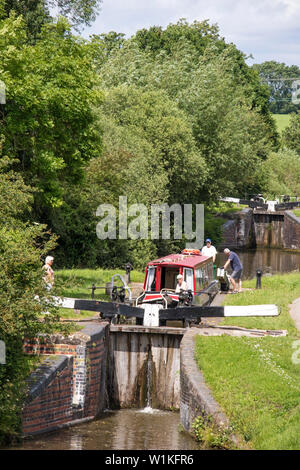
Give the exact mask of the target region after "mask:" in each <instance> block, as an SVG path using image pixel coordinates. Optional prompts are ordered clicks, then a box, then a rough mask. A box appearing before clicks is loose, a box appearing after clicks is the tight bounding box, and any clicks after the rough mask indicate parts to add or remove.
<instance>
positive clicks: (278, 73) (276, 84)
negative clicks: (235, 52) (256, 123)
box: [253, 60, 300, 114]
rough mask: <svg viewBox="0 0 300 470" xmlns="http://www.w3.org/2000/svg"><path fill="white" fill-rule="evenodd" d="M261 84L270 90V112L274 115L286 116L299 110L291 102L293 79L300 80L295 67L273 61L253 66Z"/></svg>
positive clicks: (299, 69) (298, 70)
mask: <svg viewBox="0 0 300 470" xmlns="http://www.w3.org/2000/svg"><path fill="white" fill-rule="evenodd" d="M253 69H254V70H256V71H257V72H258V73H259V76H260V78H261V80H262V82H263V83H265V84H266V85H267V86H268V87H269V90H270V111H271V112H272V113H275V114H288V113H291V112H295V111H297V110H299V105H296V104H293V102H292V83H293V79H296V78H300V68H299V67H298V66H297V65H290V66H289V65H286V64H285V63H280V62H276V61H275V60H271V61H266V62H263V63H262V64H254V65H253Z"/></svg>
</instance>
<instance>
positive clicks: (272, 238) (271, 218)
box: [253, 212, 285, 248]
mask: <svg viewBox="0 0 300 470" xmlns="http://www.w3.org/2000/svg"><path fill="white" fill-rule="evenodd" d="M284 219H285V214H284V213H281V212H265V213H262V212H259V213H257V212H253V242H254V245H255V246H257V247H263V246H264V247H270V248H282V247H283V245H284Z"/></svg>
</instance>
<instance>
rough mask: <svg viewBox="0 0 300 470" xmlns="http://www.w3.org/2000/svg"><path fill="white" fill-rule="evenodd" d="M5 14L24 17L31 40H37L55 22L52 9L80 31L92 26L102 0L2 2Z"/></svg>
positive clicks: (16, 0) (20, 0)
mask: <svg viewBox="0 0 300 470" xmlns="http://www.w3.org/2000/svg"><path fill="white" fill-rule="evenodd" d="M2 2H3V3H4V13H5V15H6V16H7V17H8V16H9V15H10V13H11V12H15V14H16V15H17V16H20V15H22V17H23V18H24V21H25V23H26V29H27V32H28V34H29V40H30V41H32V39H33V40H36V39H37V37H38V34H39V33H40V32H41V29H42V26H43V25H44V24H45V23H51V22H53V20H54V18H53V16H51V12H52V11H51V9H52V10H53V9H54V10H55V11H57V13H58V15H62V16H64V17H65V18H67V19H68V20H69V22H70V23H71V26H72V27H73V28H74V29H75V30H77V31H79V30H80V28H81V27H82V26H83V25H85V26H90V25H91V23H92V22H93V21H94V20H95V18H96V15H97V13H98V12H99V10H100V5H101V3H102V0H2Z"/></svg>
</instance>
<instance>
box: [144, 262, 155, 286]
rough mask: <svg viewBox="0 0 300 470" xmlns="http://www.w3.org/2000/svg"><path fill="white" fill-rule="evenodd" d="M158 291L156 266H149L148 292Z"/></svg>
mask: <svg viewBox="0 0 300 470" xmlns="http://www.w3.org/2000/svg"><path fill="white" fill-rule="evenodd" d="M155 289H156V266H149V267H148V272H147V283H146V291H155Z"/></svg>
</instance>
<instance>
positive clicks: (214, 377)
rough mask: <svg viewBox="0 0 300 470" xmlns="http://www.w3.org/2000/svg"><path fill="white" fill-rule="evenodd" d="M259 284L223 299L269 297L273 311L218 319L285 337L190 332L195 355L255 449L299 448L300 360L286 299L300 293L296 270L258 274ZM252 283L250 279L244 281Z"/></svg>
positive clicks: (265, 300) (247, 302) (262, 299)
mask: <svg viewBox="0 0 300 470" xmlns="http://www.w3.org/2000/svg"><path fill="white" fill-rule="evenodd" d="M262 285H263V289H261V290H252V291H247V292H244V293H242V294H238V295H231V296H229V295H228V296H227V297H226V302H225V304H226V305H253V304H265V303H272V304H277V305H278V306H280V307H281V309H282V311H281V315H280V316H279V317H269V318H268V317H252V318H251V317H249V318H238V317H234V318H226V319H224V320H223V321H222V324H223V325H229V324H230V325H238V326H243V327H248V328H263V329H286V330H287V331H288V336H286V337H263V338H249V337H242V338H236V337H229V336H225V335H224V336H219V337H203V336H199V337H197V338H196V359H197V362H198V365H199V368H200V369H201V370H202V372H203V374H204V377H205V381H206V383H207V384H208V385H209V387H210V388H211V390H212V392H213V395H214V397H215V398H216V400H217V401H218V403H219V404H220V406H221V407H222V409H223V410H224V411H225V413H226V414H227V416H228V417H229V419H230V421H231V423H232V425H233V426H234V429H235V432H236V433H237V434H239V435H240V436H242V438H243V439H244V440H245V441H247V442H248V444H249V445H251V446H252V447H253V448H256V449H299V447H300V364H294V362H293V360H292V355H293V353H294V352H295V349H294V348H293V344H294V341H295V340H297V339H299V337H300V335H299V332H298V331H297V330H296V328H295V326H294V323H293V321H292V319H291V318H290V316H289V312H288V305H289V304H290V303H292V301H293V300H294V299H295V298H297V297H299V296H300V274H299V273H292V274H286V275H282V276H279V275H278V276H272V277H265V278H263V279H262ZM244 286H245V287H251V288H254V287H255V280H253V281H247V282H245V283H244Z"/></svg>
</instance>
